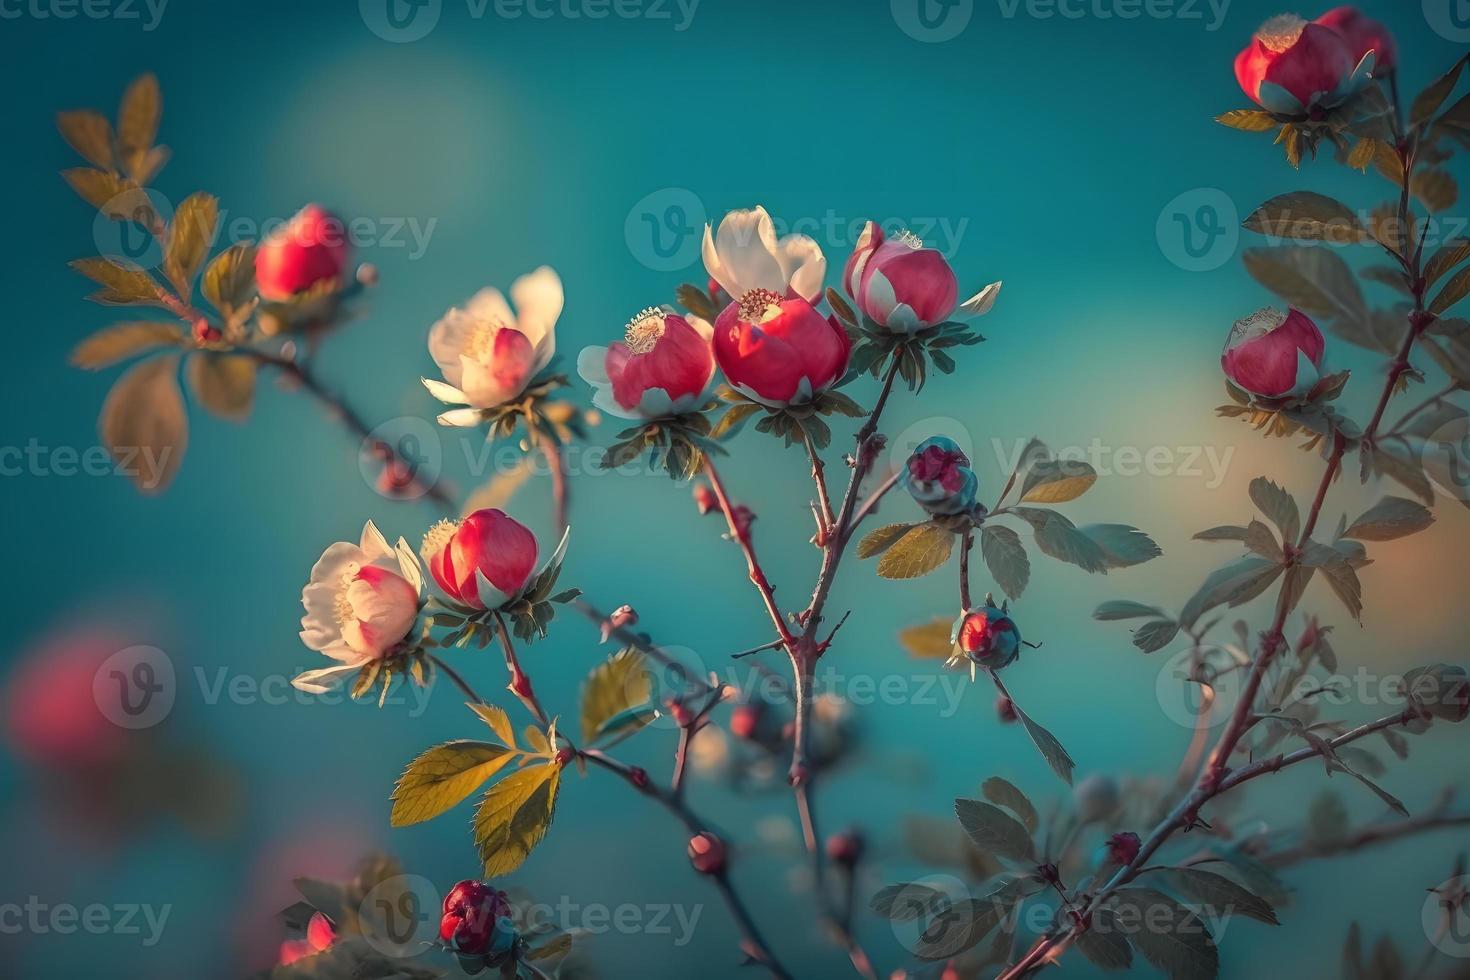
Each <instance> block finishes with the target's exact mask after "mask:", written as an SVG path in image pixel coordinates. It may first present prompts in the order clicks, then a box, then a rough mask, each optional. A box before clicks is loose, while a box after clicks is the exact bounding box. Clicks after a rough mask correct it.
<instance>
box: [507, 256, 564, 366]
mask: <svg viewBox="0 0 1470 980" xmlns="http://www.w3.org/2000/svg"><path fill="white" fill-rule="evenodd" d="M510 298H511V301H512V302H514V303H515V305H516V320H515V322H516V325H517V329H519V330H520V332H521V333H523V334H525V335H526V339H527V340H529V341H530V342H531V344H532V346H534V347H535V348H536V352H537V359H538V361H540V363H541V366H542V367H544V366H545V365H546V363H547V362H548V361H550V360H551V355H552V354H555V353H556V320H557V317H559V316H561V311H562V306H563V304H564V303H565V297H564V295H563V293H562V287H561V278H560V277H559V276H558V275H557V274H556V271H555V270H554V269H552V268H551V266H549V265H543V266H541V268H539V269H537V270H536V271H534V272H531V273H527V274H526V275H524V276H521V277H520V278H519V279H517V280H516V281H515V282H513V283H511V284H510ZM543 347H544V348H545V355H544V359H542V348H543Z"/></svg>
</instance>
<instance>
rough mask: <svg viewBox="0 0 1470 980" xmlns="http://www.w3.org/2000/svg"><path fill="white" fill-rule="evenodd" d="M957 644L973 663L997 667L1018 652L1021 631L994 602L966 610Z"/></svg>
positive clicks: (1011, 658) (1013, 658)
mask: <svg viewBox="0 0 1470 980" xmlns="http://www.w3.org/2000/svg"><path fill="white" fill-rule="evenodd" d="M959 644H960V649H961V650H963V651H964V652H965V653H966V654H967V655H968V656H969V658H970V659H971V660H973V661H975V663H977V664H979V665H980V666H982V667H990V668H995V669H998V668H1000V667H1004V666H1006V665H1007V664H1009V663H1010V662H1011V661H1013V660H1015V659H1016V656H1017V654H1019V653H1020V648H1021V634H1020V631H1019V630H1017V629H1016V624H1015V621H1014V620H1012V619H1011V617H1010V616H1009V615H1007V614H1006V613H1004V612H1002V611H1001V610H999V609H997V608H995V607H994V606H981V607H978V608H976V609H972V610H970V611H969V612H968V613H966V614H965V617H964V619H963V620H962V621H961V623H960V630H959Z"/></svg>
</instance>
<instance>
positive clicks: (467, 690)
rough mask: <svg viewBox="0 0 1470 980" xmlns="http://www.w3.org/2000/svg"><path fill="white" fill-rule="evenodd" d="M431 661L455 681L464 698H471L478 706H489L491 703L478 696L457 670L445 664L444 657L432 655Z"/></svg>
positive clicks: (430, 656)
mask: <svg viewBox="0 0 1470 980" xmlns="http://www.w3.org/2000/svg"><path fill="white" fill-rule="evenodd" d="M429 660H430V662H432V663H433V665H434V666H435V667H437V668H438V669H439V670H442V671H444V675H445V676H446V677H448V678H449V679H450V680H451V681H453V682H454V685H455V686H456V687H458V688H459V689H460V690H461V691H463V692H464V696H465V697H467V698H469V699H470V700H471V701H473V702H475V703H476V704H488V703H489V702H487V701H486V700H485V699H484V698H482V697H480V696H479V695H478V694H476V693H475V689H474V688H472V687H470V685H469V682H468V681H466V680H465V679H464V678H463V677H461V676H460V674H459V672H458V671H457V670H455V669H454V668H453V667H451V666H449V664H448V663H446V662H445V660H444V658H443V657H440V656H437V655H435V654H430V655H429Z"/></svg>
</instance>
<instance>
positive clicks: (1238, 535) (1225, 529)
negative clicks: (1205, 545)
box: [1194, 524, 1246, 541]
mask: <svg viewBox="0 0 1470 980" xmlns="http://www.w3.org/2000/svg"><path fill="white" fill-rule="evenodd" d="M1245 531H1246V529H1245V528H1243V527H1237V526H1235V525H1233V524H1222V525H1220V526H1219V527H1212V528H1209V529H1208V530H1205V531H1201V532H1199V533H1198V534H1196V535H1195V536H1194V539H1195V540H1196V541H1244V540H1245Z"/></svg>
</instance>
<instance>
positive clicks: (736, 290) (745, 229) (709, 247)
mask: <svg viewBox="0 0 1470 980" xmlns="http://www.w3.org/2000/svg"><path fill="white" fill-rule="evenodd" d="M704 267H705V269H706V270H708V272H709V274H710V278H712V279H714V281H715V282H717V283H719V284H720V287H721V288H722V289H724V290H725V292H727V293H729V294H730V298H731V299H733V300H736V301H738V300H739V299H740V298H741V297H742V296H744V295H745V294H746V293H748V292H750V291H751V290H753V289H769V290H770V291H771V292H773V293H775V294H776V295H777V296H783V297H784V296H793V295H794V296H800V297H801V298H802V299H805V300H806V301H807V302H809V303H816V302H817V300H819V299H820V298H821V296H822V282H823V280H824V279H825V278H826V275H827V259H826V257H825V256H824V255H822V249H821V247H820V246H819V245H817V243H816V242H815V241H813V240H812V239H811V238H810V237H809V236H807V235H787V236H786V237H785V238H782V239H780V240H777V238H776V226H775V224H774V223H773V222H772V221H771V216H770V215H769V214H767V213H766V209H765V208H763V207H756V208H753V209H751V210H749V211H731V212H730V213H729V214H727V215H725V218H724V220H723V221H721V222H720V230H719V231H718V232H717V233H716V232H712V231H711V230H710V226H709V225H705V226H704Z"/></svg>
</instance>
